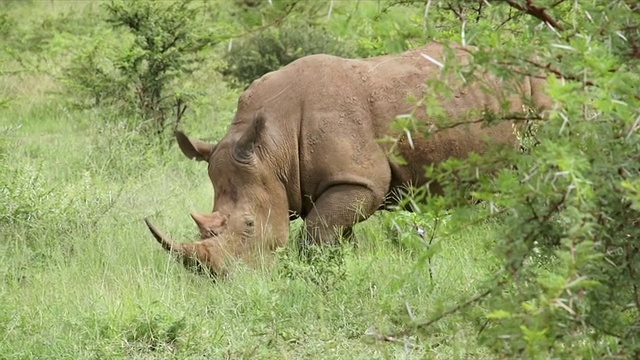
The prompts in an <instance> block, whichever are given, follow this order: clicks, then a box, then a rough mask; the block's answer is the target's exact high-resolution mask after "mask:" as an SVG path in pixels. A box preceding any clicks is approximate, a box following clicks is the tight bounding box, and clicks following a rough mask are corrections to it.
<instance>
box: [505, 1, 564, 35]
mask: <svg viewBox="0 0 640 360" xmlns="http://www.w3.org/2000/svg"><path fill="white" fill-rule="evenodd" d="M560 2H562V1H559V2H558V3H560ZM558 3H556V4H558ZM507 4H509V6H511V7H512V8H514V9H517V10H520V11H522V12H524V13H526V14H529V15H531V16H533V17H535V18H538V19H540V20H542V21H544V22H545V23H547V24H549V25H550V26H551V27H553V28H554V29H556V30H561V31H562V30H564V27H563V26H562V25H561V24H560V23H559V22H558V21H557V20H556V19H554V18H553V17H551V15H549V13H548V12H547V8H544V7H540V6H535V5H533V0H527V1H526V2H525V3H520V2H518V1H514V0H507Z"/></svg>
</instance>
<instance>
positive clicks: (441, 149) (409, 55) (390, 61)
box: [147, 43, 548, 274]
mask: <svg viewBox="0 0 640 360" xmlns="http://www.w3.org/2000/svg"><path fill="white" fill-rule="evenodd" d="M445 53H446V52H445V50H444V47H443V46H442V45H440V44H437V43H432V44H430V45H427V46H423V47H420V48H417V49H414V50H410V51H407V52H405V53H403V54H401V55H389V56H379V57H373V58H369V59H343V58H339V57H335V56H330V55H311V56H306V57H303V58H300V59H298V60H296V61H294V62H292V63H290V64H288V65H287V66H285V67H283V68H282V69H280V70H278V71H274V72H271V73H268V74H266V75H264V76H262V77H261V78H260V79H258V80H256V81H254V82H253V83H252V84H251V86H250V87H249V88H248V89H247V90H246V91H245V92H244V94H242V96H241V97H240V99H239V100H238V108H237V112H236V115H235V118H234V119H233V123H232V124H231V125H230V127H229V130H228V132H227V134H226V135H225V136H224V138H223V139H222V140H220V142H218V143H217V144H208V143H205V142H203V141H200V140H196V139H190V138H188V137H187V136H186V135H185V134H183V133H182V132H179V131H177V132H176V133H175V136H176V138H177V141H178V144H179V146H180V149H181V150H182V152H183V153H184V154H185V155H186V156H187V157H188V158H190V159H196V160H199V161H204V162H206V163H207V164H208V172H209V177H210V178H211V182H212V183H213V187H214V190H215V196H214V207H213V212H212V213H211V214H207V215H201V214H195V213H194V214H192V217H193V219H194V220H195V222H196V223H197V225H198V227H199V229H200V237H201V240H200V241H198V242H195V243H177V242H174V241H173V240H171V239H170V238H168V237H167V236H166V235H164V234H162V233H161V232H160V231H159V230H158V229H156V228H155V227H154V226H153V225H152V224H151V223H150V222H148V221H147V225H148V226H149V229H150V230H151V232H152V234H153V235H154V237H155V238H156V239H157V240H158V241H159V242H160V243H161V244H162V246H163V247H164V248H165V249H167V250H173V251H175V252H177V253H178V255H179V256H180V257H181V259H182V260H183V262H184V263H185V264H196V263H197V264H199V265H200V268H201V269H202V268H204V269H207V268H208V270H210V271H211V272H212V273H214V274H220V273H225V272H226V266H227V265H228V263H227V261H226V257H227V256H230V257H232V258H244V259H247V258H248V257H249V256H250V255H251V254H255V252H256V251H258V250H260V249H262V250H265V249H274V248H276V247H278V246H283V245H285V244H286V243H287V241H288V238H289V221H290V220H291V219H292V218H295V217H296V216H300V217H302V219H304V221H305V229H306V235H305V239H306V242H307V243H314V244H322V243H328V242H332V241H334V240H335V239H336V238H337V236H339V235H340V234H339V233H340V232H342V233H343V234H344V233H345V232H350V231H351V227H352V226H353V225H354V224H356V223H358V222H360V221H363V220H365V219H367V218H368V217H369V216H371V215H372V214H373V213H374V212H375V211H376V210H377V209H379V208H380V207H381V205H382V204H383V203H384V202H385V200H386V198H387V196H388V195H389V194H390V193H391V192H392V191H394V189H398V188H400V187H403V186H407V185H414V186H416V185H423V184H425V183H427V179H426V178H425V171H424V167H425V165H429V164H435V163H439V162H442V161H444V160H446V159H447V158H449V157H465V156H467V155H468V154H469V153H470V152H476V153H479V154H483V153H485V152H486V150H487V149H489V147H490V146H497V145H507V146H512V147H515V146H517V144H518V140H517V137H516V135H515V133H514V129H513V127H512V125H513V124H512V122H510V121H505V122H502V123H500V124H498V125H496V126H492V127H487V126H483V125H481V124H480V123H473V124H471V125H470V126H468V127H467V126H458V127H453V128H450V129H449V128H447V129H445V130H442V131H438V132H436V133H435V134H433V135H431V136H429V137H428V138H424V137H420V136H418V135H417V134H415V135H414V136H413V139H412V141H407V138H406V137H401V138H400V140H399V142H398V143H397V144H396V150H397V152H398V153H399V154H400V155H401V156H402V157H403V158H404V159H405V160H406V161H407V165H399V164H398V163H396V162H394V161H392V160H391V157H390V156H389V154H388V152H387V150H388V147H389V145H388V144H384V143H382V142H380V141H378V140H379V139H380V138H383V137H385V136H387V135H401V134H399V133H393V132H392V131H391V129H390V123H391V122H392V120H394V118H396V117H397V116H398V115H402V114H409V113H414V114H418V115H419V114H422V120H420V121H423V122H427V123H428V119H425V118H426V116H424V114H425V111H424V108H422V109H420V107H416V106H415V105H412V104H411V103H410V102H409V101H408V100H407V99H408V97H409V96H413V97H414V98H418V99H419V98H421V97H423V95H424V93H425V91H426V90H427V86H426V81H427V80H428V79H431V78H435V77H437V76H439V73H440V71H441V68H440V65H439V64H438V61H442V60H443V59H442V57H443V56H444V54H445ZM452 54H453V53H452ZM455 54H456V55H457V56H459V57H460V59H461V60H463V61H464V60H465V59H467V58H468V56H470V55H469V52H468V51H466V50H464V49H460V48H457V49H456V51H455ZM425 55H426V56H425ZM483 76H484V75H483ZM485 77H488V75H486V76H485ZM488 79H489V82H488V85H489V86H490V87H492V88H493V89H494V90H498V91H500V90H504V88H505V86H504V84H503V83H502V82H501V80H496V79H492V78H488ZM542 85H543V83H542V82H541V80H538V79H536V78H531V77H527V78H525V80H524V81H523V82H521V83H519V86H520V88H521V89H522V91H523V92H524V95H525V97H528V98H529V99H532V100H533V101H532V102H533V104H537V105H545V106H548V104H546V103H547V101H548V100H547V98H546V95H545V94H544V93H543V92H542V89H541V86H542ZM453 90H455V91H454V94H455V96H454V97H453V98H451V99H444V98H443V99H442V100H441V101H442V107H443V109H445V110H446V111H447V112H448V114H449V115H450V116H451V118H452V119H454V118H455V117H460V116H463V115H465V113H466V112H467V111H469V110H472V109H475V110H482V109H491V110H493V111H498V110H499V105H498V104H499V100H498V99H497V98H496V96H494V95H490V94H487V93H486V92H484V91H482V90H481V88H480V85H479V84H477V83H476V84H473V85H472V86H469V87H464V88H463V87H462V86H459V87H456V88H454V89H453ZM516 95H517V94H511V95H509V96H510V98H511V100H512V101H513V103H512V110H513V111H521V110H522V108H523V101H522V100H521V98H520V96H519V95H518V96H516ZM416 109H418V110H416ZM486 137H488V138H490V139H491V140H492V142H491V144H490V143H488V142H486V141H485V140H486V139H485V138H486ZM429 186H430V187H431V191H432V192H435V193H438V192H440V191H441V190H440V189H439V187H438V186H437V184H431V185H429Z"/></svg>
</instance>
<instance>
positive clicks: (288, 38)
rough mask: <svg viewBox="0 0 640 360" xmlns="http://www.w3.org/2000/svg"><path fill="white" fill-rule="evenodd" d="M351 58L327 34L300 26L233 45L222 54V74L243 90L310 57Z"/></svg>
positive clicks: (267, 32)
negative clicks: (314, 55)
mask: <svg viewBox="0 0 640 360" xmlns="http://www.w3.org/2000/svg"><path fill="white" fill-rule="evenodd" d="M319 53H324V54H331V55H337V56H347V57H350V56H352V55H353V51H352V50H351V48H350V47H349V46H348V45H345V44H344V43H342V42H340V41H337V40H336V39H335V38H333V36H332V35H331V34H330V33H328V32H327V31H325V30H323V29H321V28H318V27H314V26H311V25H308V24H303V23H293V24H290V25H285V26H283V27H280V28H270V29H267V30H264V31H262V32H260V33H258V34H256V35H253V36H251V37H249V38H247V39H246V40H243V41H239V43H236V44H233V45H232V47H231V50H230V51H228V52H227V53H226V54H225V57H224V59H225V60H226V62H227V68H226V69H224V70H223V74H224V75H225V76H226V77H227V79H228V80H229V81H230V82H232V83H234V84H236V85H238V86H247V85H249V84H250V83H251V82H252V81H254V80H256V79H258V78H260V77H261V76H262V75H264V74H266V73H268V72H270V71H274V70H277V69H279V68H281V67H283V66H285V65H287V64H289V63H290V62H292V61H294V60H296V59H299V58H301V57H303V56H306V55H311V54H319Z"/></svg>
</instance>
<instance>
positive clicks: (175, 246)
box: [144, 218, 184, 255]
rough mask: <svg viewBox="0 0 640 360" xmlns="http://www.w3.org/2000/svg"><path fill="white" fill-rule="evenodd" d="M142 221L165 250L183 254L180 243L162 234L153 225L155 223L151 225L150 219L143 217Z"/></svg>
mask: <svg viewBox="0 0 640 360" xmlns="http://www.w3.org/2000/svg"><path fill="white" fill-rule="evenodd" d="M144 222H145V224H147V227H148V228H149V231H151V234H152V235H153V237H154V238H155V239H156V240H157V241H158V242H159V243H160V245H162V247H163V248H164V249H165V250H167V251H176V252H178V253H180V254H181V255H183V253H184V249H183V246H182V244H180V243H178V242H175V241H173V240H171V238H169V237H168V236H166V235H165V234H163V233H162V232H161V231H160V230H158V228H156V227H155V225H153V223H152V222H151V220H149V219H148V218H145V219H144Z"/></svg>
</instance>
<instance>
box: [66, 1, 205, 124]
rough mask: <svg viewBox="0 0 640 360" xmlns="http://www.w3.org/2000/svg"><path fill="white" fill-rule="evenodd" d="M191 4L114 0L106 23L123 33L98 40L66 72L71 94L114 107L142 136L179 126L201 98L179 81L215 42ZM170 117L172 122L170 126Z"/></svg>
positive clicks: (110, 4)
mask: <svg viewBox="0 0 640 360" xmlns="http://www.w3.org/2000/svg"><path fill="white" fill-rule="evenodd" d="M190 4H191V1H190V0H181V1H176V2H158V1H151V0H144V1H137V0H113V1H111V2H109V3H107V4H106V5H105V6H104V9H105V11H106V22H107V23H109V24H111V25H112V27H113V30H114V31H121V30H123V31H124V35H125V36H123V37H122V38H121V39H119V42H118V43H117V44H108V43H104V42H102V41H99V42H97V43H96V44H94V45H93V46H92V47H91V48H89V49H87V50H86V51H84V52H82V53H80V54H79V55H77V56H76V57H75V58H74V60H73V61H72V64H71V66H70V67H69V68H68V69H67V71H66V80H67V84H68V85H69V88H70V90H72V91H74V92H75V94H76V95H79V97H80V98H81V99H83V100H84V103H85V105H90V106H96V105H97V106H107V107H109V106H111V107H113V108H115V109H117V110H118V112H120V113H122V114H124V115H127V116H129V117H130V118H132V119H133V120H134V125H135V126H137V127H138V128H139V130H140V131H142V132H144V133H151V134H155V135H160V134H162V133H163V132H164V130H165V129H166V128H168V127H169V126H172V125H173V126H174V127H175V126H177V125H178V123H179V122H180V121H181V119H182V117H183V115H184V113H185V110H186V107H187V104H188V103H189V102H190V101H191V100H192V99H193V98H194V97H196V96H197V95H198V93H197V91H195V87H193V86H189V85H187V86H181V85H180V84H179V83H180V81H184V80H185V78H186V77H187V76H188V75H190V74H192V73H193V72H194V71H196V70H197V69H198V68H199V67H201V65H202V51H203V49H205V48H206V47H207V46H210V45H211V44H213V43H214V42H215V40H214V37H213V36H212V34H210V33H208V32H207V31H205V30H204V29H205V27H204V25H203V23H202V22H200V21H199V20H200V17H199V14H201V12H200V10H201V9H200V8H198V7H194V6H191V5H190ZM171 119H174V121H173V122H172V121H171Z"/></svg>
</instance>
